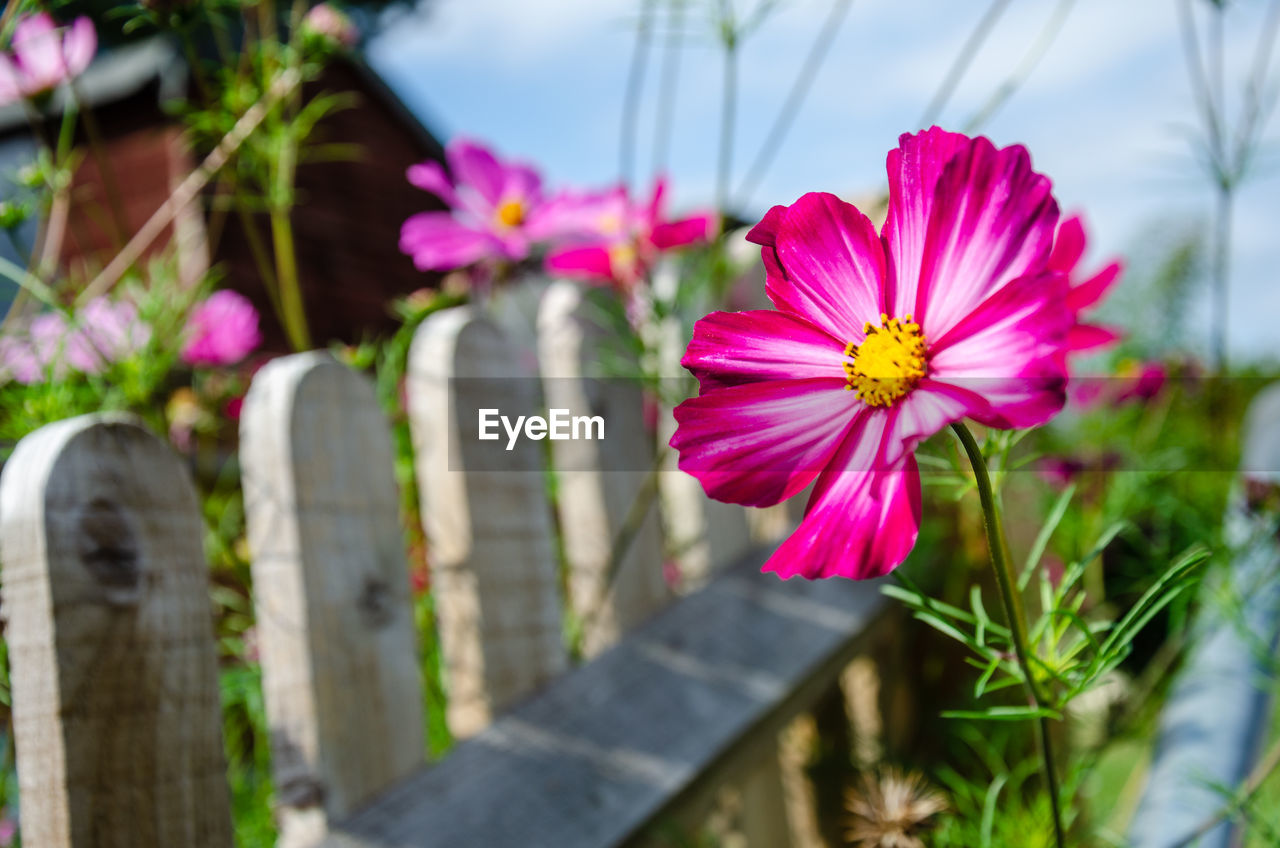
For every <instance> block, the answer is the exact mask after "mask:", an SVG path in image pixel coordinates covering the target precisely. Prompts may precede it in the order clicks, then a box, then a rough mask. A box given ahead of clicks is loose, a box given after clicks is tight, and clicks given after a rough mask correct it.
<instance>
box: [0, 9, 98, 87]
mask: <svg viewBox="0 0 1280 848" xmlns="http://www.w3.org/2000/svg"><path fill="white" fill-rule="evenodd" d="M97 48H98V36H97V33H95V32H94V29H93V22H92V21H90V20H89V19H88V18H86V17H79V18H76V19H75V21H73V22H72V24H71V25H70V26H69V27H65V28H60V27H58V25H57V24H55V23H54V22H53V18H51V17H49V15H48V14H47V13H46V12H40V13H38V14H35V15H28V16H26V17H23V18H21V19H20V20H19V21H18V25H17V26H16V27H14V30H13V42H12V43H11V44H10V45H9V51H8V52H7V53H3V54H0V104H3V103H12V102H14V101H16V100H20V99H22V98H24V97H36V96H39V95H41V94H44V93H46V92H49V91H52V90H53V89H55V88H57V87H58V86H59V85H60V84H61V83H62V82H63V81H64V80H68V79H70V78H71V77H74V76H78V75H80V74H81V73H82V72H83V71H84V69H85V68H87V67H89V62H90V61H92V59H93V54H94V51H96V50H97Z"/></svg>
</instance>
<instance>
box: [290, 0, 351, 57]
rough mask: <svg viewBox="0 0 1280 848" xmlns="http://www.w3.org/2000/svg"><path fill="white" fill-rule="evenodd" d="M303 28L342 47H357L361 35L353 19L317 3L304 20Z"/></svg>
mask: <svg viewBox="0 0 1280 848" xmlns="http://www.w3.org/2000/svg"><path fill="white" fill-rule="evenodd" d="M302 26H303V28H304V29H306V30H307V31H308V32H311V33H314V34H315V35H318V36H320V37H321V38H326V39H328V40H330V41H332V42H333V43H334V44H337V45H339V46H340V47H346V48H348V49H350V48H352V47H355V46H356V42H357V41H359V40H360V33H359V31H358V30H357V29H356V26H355V24H353V23H352V22H351V18H349V17H348V16H347V15H345V14H343V13H342V12H340V11H339V10H338V9H335V8H334V7H333V6H331V5H329V4H328V3H317V4H316V5H315V6H313V7H312V8H311V9H310V11H308V12H307V14H306V15H304V16H303V18H302Z"/></svg>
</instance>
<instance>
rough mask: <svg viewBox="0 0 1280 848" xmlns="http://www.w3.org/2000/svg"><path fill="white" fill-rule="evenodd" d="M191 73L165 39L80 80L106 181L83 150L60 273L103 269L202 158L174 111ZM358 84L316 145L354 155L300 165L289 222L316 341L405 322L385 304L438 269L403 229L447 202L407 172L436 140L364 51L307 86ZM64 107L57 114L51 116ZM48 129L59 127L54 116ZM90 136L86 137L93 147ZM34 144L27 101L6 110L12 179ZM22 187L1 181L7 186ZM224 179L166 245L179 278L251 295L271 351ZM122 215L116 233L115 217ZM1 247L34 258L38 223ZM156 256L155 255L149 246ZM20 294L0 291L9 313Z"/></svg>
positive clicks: (273, 327) (271, 322)
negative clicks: (408, 252)
mask: <svg viewBox="0 0 1280 848" xmlns="http://www.w3.org/2000/svg"><path fill="white" fill-rule="evenodd" d="M189 80H190V75H189V73H188V68H187V65H186V63H185V62H184V61H183V59H182V58H181V55H180V53H179V52H178V50H177V49H176V48H175V47H174V46H172V45H171V44H170V43H169V42H167V41H166V40H164V39H163V38H159V37H157V38H153V39H149V40H146V41H142V42H136V43H132V44H127V45H122V46H117V47H113V48H110V49H108V50H104V51H103V52H102V53H101V54H100V55H99V56H98V58H97V59H96V60H95V62H94V63H93V65H92V66H91V67H90V68H89V70H88V71H87V72H86V73H85V74H84V75H83V76H82V77H81V78H80V79H79V80H78V81H77V90H78V91H79V93H80V98H81V100H82V101H83V102H84V104H85V106H86V108H89V109H91V110H92V113H93V117H94V119H95V121H96V125H97V127H98V133H99V135H100V137H101V150H102V157H101V158H102V159H103V160H104V161H105V163H106V169H107V171H108V178H107V179H106V180H104V176H103V173H102V170H103V169H102V168H101V167H100V166H99V161H98V158H97V157H95V156H93V155H86V156H85V158H84V160H83V162H82V163H81V164H80V166H79V168H78V170H77V172H76V177H75V184H74V188H73V193H74V196H75V202H73V203H72V204H70V207H71V210H72V212H71V214H69V215H68V216H67V219H66V224H65V234H64V237H63V239H62V242H61V249H60V251H59V256H60V262H61V265H62V268H63V269H64V270H66V271H68V272H70V273H71V274H72V275H73V277H74V278H79V279H84V278H86V277H91V276H92V275H93V273H94V272H95V271H96V270H98V269H100V268H101V267H103V266H104V265H105V264H106V262H107V261H109V260H110V258H111V256H112V255H114V252H115V251H116V249H117V248H118V246H119V245H120V244H121V240H122V238H126V237H127V236H129V235H132V234H133V233H134V232H136V231H137V229H138V228H139V227H140V226H141V225H142V223H143V222H145V221H146V220H147V219H148V218H149V217H150V216H151V214H152V213H153V212H154V211H155V210H156V209H157V208H158V207H159V206H160V205H161V204H162V203H163V202H164V201H165V199H166V198H167V197H168V196H169V193H170V192H171V191H172V189H173V187H174V186H176V185H177V184H178V183H179V182H180V181H181V180H182V179H183V178H184V177H185V176H186V175H187V174H189V173H190V172H191V170H192V169H193V168H194V167H196V165H198V164H199V161H200V158H201V157H200V156H199V155H198V154H197V153H195V152H193V151H191V150H189V149H188V147H187V146H186V144H185V142H184V136H183V131H182V122H181V120H180V118H178V117H177V116H176V115H175V114H174V113H173V107H174V105H175V104H176V103H178V102H180V101H181V99H182V98H183V97H185V96H187V95H188V93H189V92H188V86H189V84H190V82H189ZM320 92H329V93H336V92H350V93H352V94H354V98H353V101H354V102H353V105H352V106H351V107H350V108H345V109H341V110H338V111H335V112H333V113H332V114H330V115H329V116H327V117H326V118H325V119H324V120H323V121H322V122H321V124H320V125H319V126H318V128H317V129H316V140H317V141H320V142H322V143H324V144H326V145H334V146H341V147H343V148H350V149H351V150H353V151H354V152H355V155H354V156H352V157H350V158H341V159H337V160H330V161H314V162H304V163H302V164H300V165H299V167H298V171H297V200H298V202H297V205H296V206H295V207H294V211H293V216H292V224H293V231H294V238H295V242H296V245H297V253H298V264H299V268H298V273H299V278H300V281H301V287H302V291H303V297H304V299H305V303H306V307H307V318H308V322H309V325H310V328H311V332H312V337H313V339H314V340H315V342H316V343H317V344H324V343H325V342H327V341H329V340H331V339H338V340H343V341H355V340H357V339H359V338H360V337H361V336H362V335H363V334H366V333H375V332H380V331H385V330H389V329H391V328H393V327H394V326H395V325H396V323H397V322H396V320H395V319H393V318H392V317H391V316H390V314H389V313H388V311H387V304H388V302H389V301H390V300H391V299H392V298H394V297H396V296H399V295H404V294H407V293H409V292H411V291H414V290H415V289H418V288H421V287H423V286H424V285H428V284H431V283H432V282H433V281H434V278H433V277H430V276H428V275H424V274H423V273H422V272H420V271H418V270H417V269H415V268H414V267H413V263H412V261H411V260H410V259H409V258H408V257H406V256H405V255H403V254H402V253H401V252H400V250H399V247H398V242H399V235H400V225H401V223H403V221H404V220H405V218H407V217H409V216H410V215H412V214H414V213H415V212H420V211H422V210H424V209H430V208H442V207H441V205H440V204H439V202H438V201H437V200H436V199H435V198H434V197H432V196H431V195H429V194H427V193H426V192H423V191H420V190H418V189H416V188H414V187H412V186H410V185H409V183H408V182H407V181H406V180H405V169H406V168H408V166H409V165H411V164H413V163H415V162H421V161H423V160H424V159H440V158H441V157H442V155H443V150H442V147H441V145H440V142H439V141H437V140H436V138H435V137H434V136H433V135H432V134H431V132H430V131H429V130H427V128H425V127H424V126H423V125H422V124H421V123H420V122H419V121H418V120H417V119H416V118H415V117H414V116H413V115H412V114H410V112H409V111H408V110H407V109H406V108H405V107H404V105H403V104H402V103H401V102H400V100H399V99H398V98H397V97H396V96H395V95H394V94H393V93H392V92H391V91H390V89H389V88H388V87H387V86H386V85H384V84H383V82H382V81H381V79H379V78H378V76H377V75H376V74H375V73H374V72H373V71H372V70H371V69H370V68H369V67H368V66H367V65H365V64H364V63H363V62H362V61H360V60H359V59H358V58H355V57H347V58H341V59H335V60H334V61H333V62H332V63H331V64H330V65H329V66H328V68H326V70H325V72H324V74H323V76H322V77H321V78H320V79H318V80H316V81H315V82H313V83H309V84H308V85H307V87H306V92H305V93H306V94H307V95H312V94H316V93H320ZM55 111H56V110H55ZM43 131H44V132H45V133H46V134H47V135H48V134H56V132H57V118H56V117H53V118H49V119H48V120H47V121H46V124H45V126H44V127H43ZM88 141H89V139H88V138H84V137H82V138H81V139H80V142H81V144H82V146H84V147H85V149H86V150H88V144H87V142H88ZM35 152H36V146H35V139H34V138H33V136H32V126H31V121H30V120H29V118H28V114H27V112H26V111H25V107H24V106H23V104H13V105H12V106H10V107H7V108H5V109H0V172H4V173H5V174H8V175H12V174H13V173H14V172H15V171H16V170H17V169H18V168H19V167H20V166H21V165H23V164H25V163H26V162H29V161H31V160H32V159H33V158H34V156H35ZM7 190H12V188H11V187H6V188H5V189H0V193H3V192H4V191H7ZM220 193H221V189H220V188H219V185H218V183H217V182H216V181H215V182H214V184H213V185H212V186H210V187H209V188H208V189H207V190H206V191H205V193H204V196H203V198H202V201H203V202H202V203H200V204H199V205H198V207H197V206H196V205H195V204H193V205H192V207H191V208H188V209H187V210H185V211H184V212H183V213H182V214H180V215H179V216H178V217H177V219H176V220H175V221H174V223H173V224H172V225H171V226H170V227H168V228H167V230H166V232H165V235H164V236H163V237H162V238H161V240H160V241H159V242H158V244H160V243H166V242H169V243H172V240H174V239H176V240H177V248H178V249H177V251H176V252H177V256H178V264H179V272H180V274H181V276H182V277H183V278H185V279H189V280H195V279H198V278H199V277H200V276H201V275H202V274H203V273H204V272H205V271H207V270H208V269H209V268H211V267H212V268H214V269H215V270H216V271H218V272H220V274H221V276H220V285H223V286H225V287H228V288H232V289H235V290H236V291H239V292H241V293H243V294H244V295H246V296H247V297H249V299H250V300H252V301H253V303H254V304H255V305H256V306H257V307H258V310H259V312H260V313H261V314H262V316H263V334H264V337H265V343H264V348H265V349H267V350H270V351H284V350H286V349H287V344H286V343H285V336H284V332H283V330H282V328H281V327H280V325H279V322H278V321H277V319H276V318H275V315H274V312H273V311H272V308H271V305H270V301H269V300H268V298H267V294H266V290H265V288H264V287H263V285H262V282H261V281H260V279H259V275H258V271H257V266H256V265H255V262H254V259H253V253H252V250H253V246H252V240H251V239H250V237H249V234H248V233H247V232H246V229H245V227H244V225H243V222H242V221H241V220H240V217H239V216H238V215H237V214H235V212H234V211H229V210H228V209H227V207H228V206H229V204H227V203H225V202H223V201H224V200H225V198H220V196H219V195H220ZM120 219H122V220H123V229H125V230H127V232H125V233H120V232H118V230H119V229H120V226H118V225H117V224H115V223H114V222H115V221H116V220H120ZM248 223H249V226H250V227H252V228H253V230H254V231H255V233H256V237H257V241H258V242H259V243H260V244H262V245H265V246H266V247H267V249H268V250H270V244H271V233H270V229H269V227H268V222H267V216H266V214H265V213H258V214H252V215H250V216H249V222H248ZM16 236H17V239H16V240H17V242H18V243H19V244H18V246H17V247H15V246H14V245H13V244H12V243H9V244H3V245H0V255H4V256H5V257H6V258H8V259H10V260H11V261H19V262H25V261H26V256H23V255H20V254H19V252H18V251H19V248H24V247H25V248H26V249H28V250H29V249H30V247H31V245H32V244H33V243H34V241H35V239H36V226H35V223H34V222H28V223H27V224H25V225H24V226H23V227H21V228H20V229H19V230H18V232H17V233H16ZM153 252H154V251H153ZM10 296H11V292H3V291H0V307H3V305H4V304H5V303H7V301H8V300H9V297H10Z"/></svg>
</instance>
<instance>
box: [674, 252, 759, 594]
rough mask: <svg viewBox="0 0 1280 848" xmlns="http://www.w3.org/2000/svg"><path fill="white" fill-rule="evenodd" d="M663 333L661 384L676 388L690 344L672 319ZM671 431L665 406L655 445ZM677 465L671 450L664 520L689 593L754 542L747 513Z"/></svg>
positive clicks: (681, 587) (682, 588) (681, 583)
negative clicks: (712, 494)
mask: <svg viewBox="0 0 1280 848" xmlns="http://www.w3.org/2000/svg"><path fill="white" fill-rule="evenodd" d="M664 270H665V269H664ZM671 273H674V271H672V272H671ZM654 284H655V286H657V285H659V284H665V285H667V286H668V287H670V288H672V289H674V286H675V285H676V280H675V279H674V277H671V278H668V277H667V275H666V274H659V275H658V276H657V277H656V279H655V283H654ZM672 293H674V292H672ZM661 332H662V335H661V338H660V339H659V341H658V344H659V357H660V362H661V367H662V374H663V379H664V382H669V383H675V381H678V380H683V379H685V378H686V377H687V375H685V374H684V373H683V372H682V369H681V367H680V358H681V357H682V356H683V355H684V351H685V348H686V347H687V345H688V340H687V339H686V338H685V337H684V334H683V333H682V332H681V326H680V321H679V319H678V318H675V317H672V318H669V319H668V320H667V321H666V323H665V324H664V325H663V327H662V328H661ZM675 431H676V420H675V416H674V414H673V410H672V407H670V406H669V405H664V406H663V408H662V409H661V410H660V413H659V419H658V444H659V445H666V444H668V443H669V442H670V441H671V436H672V435H673V434H674V433H675ZM678 461H679V456H678V455H677V454H676V452H675V451H668V452H667V454H666V456H665V457H664V459H663V463H662V476H661V478H660V491H661V494H662V518H663V528H664V530H665V531H666V536H667V540H668V543H669V546H670V548H671V550H672V552H673V554H672V556H673V559H674V560H675V562H676V564H677V566H678V567H679V570H680V581H679V586H678V588H679V591H681V592H691V591H694V590H696V589H699V588H701V587H702V586H704V585H706V583H707V581H708V580H710V579H711V577H712V575H713V574H714V573H715V572H716V571H718V570H719V569H721V568H724V567H726V566H728V565H729V564H731V563H734V562H737V561H738V560H739V559H740V558H741V557H742V556H743V555H744V554H745V553H746V552H747V551H749V550H750V549H751V548H752V546H753V540H752V538H751V528H750V527H749V526H748V523H747V512H746V509H745V508H743V507H741V506H738V505H736V504H726V503H721V502H720V501H714V500H712V499H711V498H709V497H707V495H706V492H705V491H703V488H702V484H701V483H699V482H698V480H697V479H696V478H695V477H693V476H691V475H689V474H685V473H683V472H681V471H680V470H679V466H678Z"/></svg>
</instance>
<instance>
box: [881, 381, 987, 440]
mask: <svg viewBox="0 0 1280 848" xmlns="http://www.w3.org/2000/svg"><path fill="white" fill-rule="evenodd" d="M986 408H987V403H986V401H984V400H982V399H981V398H980V397H978V396H976V395H974V394H972V393H969V392H958V391H955V389H954V388H953V387H952V386H948V385H947V384H945V383H939V382H937V381H935V380H930V379H928V378H925V379H923V380H921V381H920V384H919V385H918V386H916V387H915V389H913V390H912V392H911V393H910V394H909V395H907V396H906V397H904V398H903V399H902V400H901V401H900V402H899V403H898V404H897V405H896V407H895V411H896V412H897V417H896V418H895V419H894V421H893V424H892V429H891V433H890V438H888V439H886V445H887V448H886V453H888V448H890V447H893V446H898V449H899V450H901V451H903V452H906V451H910V450H912V449H914V448H915V446H916V445H917V444H919V443H920V442H922V441H923V440H925V439H927V438H928V437H930V436H932V435H933V434H934V433H937V432H938V431H940V430H942V429H943V428H944V427H946V426H948V425H950V424H951V423H953V422H955V421H959V420H960V419H962V418H965V417H967V416H969V415H972V414H973V413H974V412H975V411H977V412H981V411H983V410H985V409H986Z"/></svg>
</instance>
